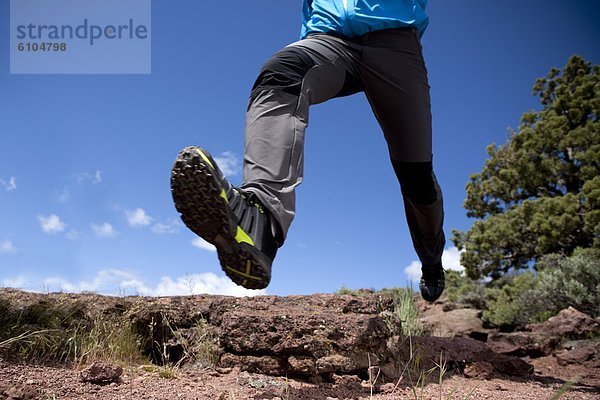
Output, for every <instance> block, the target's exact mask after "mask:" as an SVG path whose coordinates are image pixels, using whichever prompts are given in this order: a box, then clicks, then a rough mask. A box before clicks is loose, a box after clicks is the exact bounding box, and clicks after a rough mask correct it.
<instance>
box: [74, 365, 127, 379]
mask: <svg viewBox="0 0 600 400" xmlns="http://www.w3.org/2000/svg"><path fill="white" fill-rule="evenodd" d="M122 374H123V368H121V367H120V366H118V365H113V364H108V363H103V362H98V361H96V362H94V363H92V365H90V366H89V367H87V368H86V369H84V370H82V371H81V372H80V373H79V377H80V379H81V380H82V381H83V382H90V383H96V384H107V383H111V382H116V381H118V380H119V378H120V377H121V375H122Z"/></svg>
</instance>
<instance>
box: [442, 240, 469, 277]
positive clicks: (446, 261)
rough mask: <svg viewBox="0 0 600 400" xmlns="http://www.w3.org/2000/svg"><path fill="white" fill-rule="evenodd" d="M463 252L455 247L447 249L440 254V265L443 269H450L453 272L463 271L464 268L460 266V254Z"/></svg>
mask: <svg viewBox="0 0 600 400" xmlns="http://www.w3.org/2000/svg"><path fill="white" fill-rule="evenodd" d="M462 252H464V250H463V251H459V250H458V248H457V247H456V246H452V247H450V248H449V249H446V250H444V253H443V254H442V265H443V266H444V269H447V270H448V269H451V270H454V271H459V272H461V271H464V269H465V267H463V266H462V265H460V254H461V253H462Z"/></svg>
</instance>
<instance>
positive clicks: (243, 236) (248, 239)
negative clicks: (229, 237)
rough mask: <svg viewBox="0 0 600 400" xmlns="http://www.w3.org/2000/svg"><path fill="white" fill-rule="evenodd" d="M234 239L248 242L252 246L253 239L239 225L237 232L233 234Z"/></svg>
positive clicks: (239, 241)
mask: <svg viewBox="0 0 600 400" xmlns="http://www.w3.org/2000/svg"><path fill="white" fill-rule="evenodd" d="M235 241H236V242H238V243H248V244H249V245H250V246H254V240H252V238H251V237H250V236H248V234H247V233H246V232H244V231H243V230H242V228H240V227H239V226H238V227H237V234H236V235H235Z"/></svg>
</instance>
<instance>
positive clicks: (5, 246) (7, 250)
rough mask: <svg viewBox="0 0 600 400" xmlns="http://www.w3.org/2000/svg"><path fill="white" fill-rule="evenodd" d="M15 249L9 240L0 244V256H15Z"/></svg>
mask: <svg viewBox="0 0 600 400" xmlns="http://www.w3.org/2000/svg"><path fill="white" fill-rule="evenodd" d="M16 253H17V248H16V247H15V245H14V243H13V242H12V241H10V240H4V241H2V242H0V254H16Z"/></svg>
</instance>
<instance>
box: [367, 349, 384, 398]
mask: <svg viewBox="0 0 600 400" xmlns="http://www.w3.org/2000/svg"><path fill="white" fill-rule="evenodd" d="M367 358H368V361H369V370H368V375H369V388H370V389H371V398H373V389H374V387H375V384H376V383H377V380H378V379H379V375H380V374H381V369H380V368H379V366H378V365H371V354H368V353H367Z"/></svg>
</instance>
